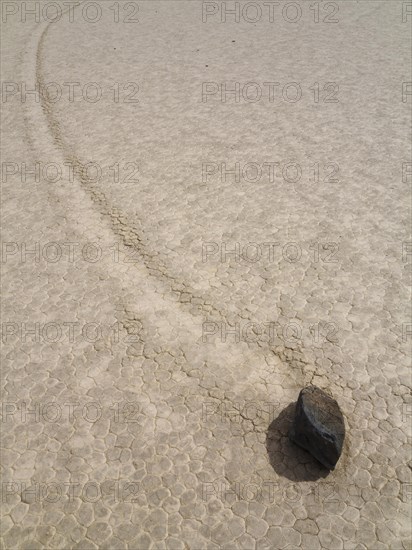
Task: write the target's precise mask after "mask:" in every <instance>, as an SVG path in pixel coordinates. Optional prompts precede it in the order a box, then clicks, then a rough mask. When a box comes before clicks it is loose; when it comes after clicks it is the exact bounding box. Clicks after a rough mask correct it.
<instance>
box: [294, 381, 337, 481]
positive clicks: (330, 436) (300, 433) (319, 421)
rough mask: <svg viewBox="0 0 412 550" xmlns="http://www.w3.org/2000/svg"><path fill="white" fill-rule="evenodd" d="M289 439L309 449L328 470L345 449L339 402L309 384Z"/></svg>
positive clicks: (302, 392) (302, 394)
mask: <svg viewBox="0 0 412 550" xmlns="http://www.w3.org/2000/svg"><path fill="white" fill-rule="evenodd" d="M289 439H290V440H291V441H293V442H294V443H296V444H297V445H299V446H300V447H302V448H303V449H305V450H306V451H308V452H309V453H310V454H311V455H312V456H313V457H315V458H316V460H318V461H319V462H320V463H321V464H323V465H324V466H325V467H326V468H328V470H333V469H334V468H335V466H336V463H337V461H338V460H339V457H340V455H341V453H342V447H343V442H344V439H345V423H344V420H343V414H342V412H341V410H340V408H339V405H338V404H337V402H336V401H335V399H333V398H332V397H330V396H329V395H328V394H327V393H325V392H324V391H323V390H321V389H320V388H317V387H316V386H308V387H306V388H303V390H301V392H300V394H299V398H298V401H297V404H296V409H295V416H294V419H293V424H292V427H291V429H290V431H289Z"/></svg>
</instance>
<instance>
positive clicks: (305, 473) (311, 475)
mask: <svg viewBox="0 0 412 550" xmlns="http://www.w3.org/2000/svg"><path fill="white" fill-rule="evenodd" d="M295 407H296V403H290V404H289V405H288V406H287V407H285V408H284V409H283V410H282V411H281V413H280V414H279V416H278V417H277V418H275V419H274V420H273V421H272V422H271V424H270V426H269V428H268V431H267V434H266V450H267V453H268V455H269V461H270V464H271V466H272V468H273V469H274V470H275V472H276V473H277V474H278V475H279V476H282V477H286V478H287V479H290V480H291V481H316V480H317V479H321V478H325V477H326V476H327V475H328V474H329V473H330V471H329V470H328V469H327V468H325V467H324V466H322V464H321V463H320V462H318V461H317V460H316V459H315V458H313V456H312V455H311V454H310V453H308V452H307V451H305V450H304V449H302V448H301V447H299V446H298V445H296V444H295V443H292V442H291V441H290V440H289V437H288V431H289V428H290V426H291V425H292V421H293V417H294V413H295Z"/></svg>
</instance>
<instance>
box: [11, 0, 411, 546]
mask: <svg viewBox="0 0 412 550" xmlns="http://www.w3.org/2000/svg"><path fill="white" fill-rule="evenodd" d="M101 4H102V5H103V2H101ZM401 4H402V3H401V2H394V3H393V4H384V3H378V2H363V3H359V4H354V3H353V4H351V5H349V6H348V5H346V6H345V7H343V6H342V8H341V10H340V14H341V15H340V17H341V23H340V24H339V25H336V26H333V25H332V26H327V25H323V26H320V27H319V26H316V25H314V24H313V22H312V23H310V21H309V20H308V19H307V18H306V19H305V20H302V21H301V22H300V23H299V24H297V25H295V26H291V25H290V24H289V23H287V22H285V21H284V20H283V21H282V20H280V21H278V22H277V25H276V32H274V28H273V26H269V25H266V26H265V25H263V27H259V25H258V24H256V25H250V24H248V23H245V22H241V23H239V24H235V23H233V22H230V20H229V21H228V22H227V23H226V24H225V25H219V24H213V22H212V21H210V22H208V23H207V24H205V23H202V19H201V9H200V6H201V4H200V3H196V2H177V1H171V2H150V3H149V2H142V3H141V5H140V10H139V18H140V19H141V21H140V23H139V25H138V28H137V29H136V26H135V25H119V24H115V23H113V20H111V21H110V20H109V19H108V18H107V17H106V19H102V21H100V22H99V23H98V24H96V25H90V24H88V23H87V22H85V21H83V20H81V18H80V19H79V18H76V19H75V21H74V22H73V23H70V24H69V23H67V22H66V23H65V22H64V21H61V22H57V23H54V24H48V23H47V22H44V21H41V22H39V23H38V24H36V23H35V22H34V21H32V20H31V19H29V20H28V21H26V23H24V24H22V23H21V22H20V21H19V20H16V21H14V20H12V19H11V20H10V21H9V22H8V23H7V24H4V23H3V24H2V30H3V31H4V37H5V38H4V39H3V40H4V44H3V55H2V61H3V63H2V65H3V67H2V80H3V81H11V82H23V81H24V82H26V83H27V88H28V89H33V88H34V83H35V82H39V83H40V84H41V85H43V86H44V85H46V84H47V83H50V82H61V83H62V82H80V83H87V82H98V83H100V84H101V86H102V87H104V88H105V89H106V90H107V89H110V86H112V85H113V83H115V82H119V83H127V82H138V83H139V103H138V104H137V105H136V104H125V103H124V102H119V103H116V102H114V101H109V100H107V98H103V99H102V100H101V101H100V102H96V103H90V102H87V101H77V102H68V101H67V100H66V101H64V100H63V99H62V100H61V101H58V102H52V101H50V100H48V99H47V97H46V98H45V97H42V98H41V100H40V101H38V102H36V101H34V100H33V99H32V98H28V99H27V101H26V102H24V103H23V102H21V101H18V99H16V97H13V98H12V99H11V100H10V101H8V102H6V103H3V105H2V113H3V160H4V161H9V162H14V163H17V164H18V165H19V166H21V163H26V165H27V166H29V167H32V166H33V165H34V163H35V162H36V161H42V162H43V163H47V162H56V163H59V165H60V166H64V163H69V164H70V165H72V166H73V167H74V168H73V169H74V176H73V178H69V177H66V178H63V179H62V180H61V181H59V182H57V183H51V182H50V181H45V180H44V179H43V178H42V179H41V181H40V182H38V183H36V182H34V181H33V178H30V177H28V178H27V181H26V182H24V181H22V179H21V178H20V177H14V178H8V179H7V181H4V179H3V184H2V194H3V216H2V219H3V223H2V227H3V231H2V234H3V236H2V239H3V241H4V242H6V243H17V244H18V250H17V251H16V252H15V253H10V254H9V255H7V257H6V260H7V261H5V262H4V263H3V266H2V271H3V280H2V291H3V295H4V296H5V298H6V300H4V301H3V305H2V323H3V325H2V327H3V329H5V330H6V331H9V330H10V333H9V332H6V337H5V338H3V361H2V364H3V381H4V389H3V398H2V401H3V422H2V464H3V470H2V483H3V485H2V501H3V502H2V508H3V521H2V544H3V547H4V548H7V549H8V548H19V549H23V548H27V549H37V548H39V549H40V548H50V549H52V548H53V549H54V548H61V549H67V548H73V549H74V548H79V549H82V550H85V549H89V548H90V549H94V548H96V549H97V548H99V549H104V548H107V549H111V550H112V549H117V548H119V549H120V548H125V549H131V550H137V549H139V550H140V549H142V550H143V549H150V548H153V549H154V548H156V549H157V548H159V549H167V550H169V549H182V550H184V549H191V550H200V549H203V548H204V549H216V550H217V549H220V548H222V549H225V550H226V549H232V548H233V549H235V548H243V549H245V550H249V549H255V548H256V549H266V548H267V549H269V548H270V549H272V548H287V549H292V548H304V549H310V550H312V549H313V550H315V549H316V548H327V549H340V548H344V549H351V548H353V549H373V550H375V549H376V550H379V549H385V548H391V549H392V548H393V549H396V548H399V549H407V548H411V546H410V544H411V542H410V538H411V533H410V521H409V520H410V505H411V500H412V494H411V481H412V480H411V468H410V464H411V463H410V460H411V457H410V443H411V431H410V422H411V416H412V412H411V407H412V400H411V396H410V382H411V379H410V376H411V374H410V373H411V371H410V362H409V353H410V341H411V336H410V322H411V319H410V307H409V302H408V299H409V285H410V265H411V256H410V253H409V254H406V260H405V257H404V256H405V254H404V251H405V248H404V247H403V244H404V243H408V242H410V235H409V233H408V231H409V225H408V223H407V221H408V216H409V215H410V209H409V202H408V196H409V195H408V193H409V192H410V181H409V183H408V181H407V178H406V181H403V179H402V165H403V163H405V162H406V160H407V159H408V158H409V157H410V148H409V146H408V136H409V134H410V128H409V125H408V118H407V117H408V112H409V110H410V103H411V98H410V97H408V98H407V99H408V101H406V102H402V101H401V91H402V88H401V86H402V82H403V81H409V80H410V72H408V71H410V69H409V66H410V32H409V34H408V30H407V28H406V25H405V24H403V23H402V18H401V15H400V14H401ZM394 6H397V7H394ZM305 13H306V16H307V12H305ZM252 44H253V46H252ZM114 48H116V49H114ZM285 52H287V54H286V53H285ZM205 65H207V68H206V67H205ZM206 81H212V82H223V81H227V82H232V83H233V82H236V81H239V82H254V81H255V82H262V83H263V82H267V81H279V82H282V83H285V82H292V81H293V82H299V83H300V84H301V87H302V89H303V91H304V95H303V97H302V100H301V101H299V102H296V103H288V102H283V103H281V102H278V103H275V104H273V105H272V104H270V103H268V102H264V101H259V102H256V103H246V104H245V103H244V104H236V103H233V102H232V103H230V101H229V100H228V101H227V102H226V103H222V102H221V101H217V100H216V98H209V100H208V101H207V102H202V96H201V91H202V82H206ZM332 81H333V82H339V85H340V88H339V90H340V91H339V94H340V96H339V97H340V102H339V103H337V104H333V103H332V104H324V103H314V102H313V101H311V100H310V99H309V98H313V94H312V92H311V91H309V88H310V87H311V86H313V84H314V82H321V83H323V82H332ZM112 93H113V92H112V91H111V92H110V94H112ZM408 102H409V103H408ZM291 160H295V161H296V162H299V163H300V164H301V165H302V166H304V167H305V170H306V171H308V170H309V168H310V170H312V167H313V165H314V164H315V163H317V162H319V163H321V164H324V163H327V162H335V163H338V164H339V169H340V170H339V173H340V181H339V183H329V182H324V181H320V182H317V183H316V182H314V181H313V179H311V178H309V177H305V178H303V179H302V180H301V181H300V182H299V183H290V182H288V181H284V180H275V182H274V183H273V182H272V183H271V182H269V181H268V180H267V179H264V178H262V180H261V181H259V182H257V183H251V182H250V181H244V180H242V181H241V182H239V183H236V182H235V181H234V179H233V177H232V176H228V177H227V180H226V181H221V179H220V177H216V176H215V177H214V178H213V177H212V178H209V179H208V180H207V181H206V182H204V181H203V180H202V164H203V163H205V162H212V163H222V162H225V163H226V165H227V167H233V166H234V164H235V163H236V162H240V163H241V164H242V165H243V164H245V163H248V162H257V163H260V164H263V163H265V162H278V161H279V162H283V161H285V162H286V161H291ZM90 161H94V162H96V163H99V164H100V165H101V166H105V167H108V166H112V165H114V163H119V164H120V165H121V166H123V165H124V164H125V163H127V162H136V163H137V164H138V165H139V176H138V179H139V181H138V182H137V183H135V182H133V183H127V182H124V183H115V182H114V181H113V178H109V177H107V173H106V176H105V177H103V178H102V179H101V180H100V181H99V182H96V183H93V182H91V181H89V179H88V178H87V177H85V176H84V172H83V171H82V169H81V167H82V166H83V165H84V164H85V163H87V162H90ZM409 178H410V176H409ZM23 243H26V245H27V249H28V250H29V249H33V248H34V246H35V243H40V246H41V247H42V248H41V250H42V251H44V245H46V244H47V243H79V244H78V245H77V247H76V250H75V253H74V259H73V261H69V259H68V255H67V254H65V255H64V256H63V257H62V258H61V259H59V261H46V260H45V259H44V256H43V254H40V257H39V261H35V260H36V257H35V256H33V255H30V254H27V258H26V260H25V261H24V262H23V261H22V257H21V250H22V248H23ZM88 243H97V245H98V246H99V248H100V250H101V251H102V255H101V258H99V259H98V261H86V260H85V259H84V257H83V256H82V255H81V254H79V250H80V249H82V247H83V246H87V245H88ZM205 243H215V244H217V245H218V247H219V252H218V253H213V254H211V255H210V257H208V258H207V261H204V259H205V258H204V257H203V255H202V250H203V247H204V245H205ZM222 243H226V244H227V250H228V251H229V250H233V249H234V248H235V244H236V243H241V246H242V248H243V246H244V245H245V244H246V245H247V244H248V243H279V245H278V246H277V248H275V253H274V256H273V258H271V259H270V260H269V259H268V257H267V256H262V258H261V259H260V260H259V261H256V262H251V261H247V260H246V261H245V259H244V258H240V260H239V261H236V258H234V256H233V255H228V258H227V261H226V262H222V261H221V256H220V251H221V248H222ZM288 243H297V245H298V246H299V248H300V249H301V250H302V255H301V257H300V258H299V259H298V260H297V261H288V260H287V259H285V257H284V255H282V254H281V253H280V252H279V251H280V250H281V249H282V247H284V246H285V245H287V244H288ZM313 243H318V244H319V248H318V251H320V252H319V256H320V258H318V259H317V261H315V258H316V256H315V255H314V252H313V248H311V246H312V245H313ZM328 243H335V245H338V252H337V254H336V260H337V261H336V262H335V261H334V262H328V261H324V258H325V255H324V253H325V251H327V248H324V246H326V247H327V245H328ZM7 250H9V251H10V250H12V249H11V248H10V249H7ZM407 250H410V249H407ZM119 251H120V252H119ZM118 252H119V253H118ZM52 254H53V250H51V251H50V256H48V257H49V258H50V257H52ZM131 255H132V259H133V261H126V259H127V258H130V257H131ZM238 259H239V258H238ZM205 322H208V323H210V324H209V325H207V326H208V327H212V328H213V330H212V331H211V332H213V334H208V336H207V338H206V337H205V331H204V327H205V325H203V323H205ZM7 323H8V324H7ZM36 323H37V324H38V326H39V327H40V329H39V330H40V333H39V334H35V335H34V336H33V335H30V334H27V335H26V336H24V334H25V332H26V331H27V330H28V329H30V328H33V327H35V326H36ZM48 323H52V324H53V323H54V324H55V325H56V324H57V325H58V328H57V330H62V336H61V337H60V338H55V340H56V341H54V342H53V332H52V331H53V327H52V328H51V332H50V333H48V332H46V333H45V332H44V330H43V328H44V327H45V326H46V325H47V324H48ZM247 323H253V325H254V326H255V328H256V327H258V328H259V329H260V328H261V327H263V326H267V324H268V323H269V324H270V323H274V324H275V328H274V332H273V333H269V334H270V337H268V335H267V334H261V335H259V337H257V338H252V337H248V338H245V337H244V335H245V333H244V332H243V331H241V335H242V337H241V338H240V341H236V338H235V337H234V336H233V334H230V333H229V332H227V337H226V341H223V340H224V339H223V338H221V337H220V336H219V332H216V333H215V330H214V329H215V328H217V327H218V328H219V330H220V328H221V327H223V331H225V330H226V331H229V330H233V327H236V325H240V326H241V327H245V326H249V325H247ZM325 323H326V324H327V323H329V327H332V328H333V330H325ZM6 324H7V326H6ZM70 324H72V325H71V326H72V327H73V333H71V332H69V327H70ZM85 325H88V326H89V328H90V327H94V328H95V329H96V327H98V329H99V330H100V329H101V337H100V338H96V339H95V341H93V338H92V337H91V336H89V337H87V338H86V337H85V333H84V331H82V330H81V329H82V327H84V326H85ZM285 326H287V327H289V328H290V327H292V329H293V327H294V329H295V330H296V327H297V331H298V334H297V337H296V338H291V337H288V336H287V335H285V331H284V327H285ZM408 326H409V329H408V328H407V327H408ZM79 327H80V328H79ZM317 327H321V329H318V328H317ZM322 327H323V328H322ZM35 330H36V329H35ZM247 334H248V336H251V333H250V332H248V333H247ZM314 334H315V335H314ZM3 336H4V334H3ZM309 383H313V384H316V385H317V386H319V387H321V388H323V389H325V390H327V391H329V392H330V393H331V394H332V395H333V396H334V398H335V399H337V401H338V403H339V405H340V407H341V409H342V411H343V414H344V417H345V422H346V434H347V435H346V442H345V447H344V452H343V455H342V457H341V459H340V461H339V462H338V465H337V468H336V470H335V471H334V472H332V473H329V474H328V472H327V471H326V470H324V469H323V468H321V467H320V466H319V465H318V464H317V463H316V462H315V461H314V460H313V459H312V458H311V457H310V456H309V455H308V454H307V453H305V452H304V451H302V450H300V449H298V448H295V447H293V446H292V445H291V444H290V443H289V441H288V438H287V429H288V427H289V424H290V418H291V415H292V414H293V405H291V403H293V402H295V401H296V399H297V396H298V393H299V390H300V389H301V388H302V387H303V386H305V385H307V384H309Z"/></svg>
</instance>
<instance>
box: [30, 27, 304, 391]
mask: <svg viewBox="0 0 412 550" xmlns="http://www.w3.org/2000/svg"><path fill="white" fill-rule="evenodd" d="M51 25H52V23H48V24H47V25H45V26H42V25H40V26H39V27H38V32H37V33H36V34H37V35H36V37H33V38H32V44H31V45H30V46H29V47H28V48H27V49H28V51H29V52H36V54H35V62H34V60H33V57H32V55H30V56H29V57H28V58H27V60H26V63H25V66H26V67H27V68H28V67H33V66H35V74H34V75H33V77H34V80H33V82H38V83H39V84H40V87H41V88H44V84H45V82H44V78H43V74H42V64H43V59H42V58H43V51H44V49H45V48H46V46H45V41H46V37H47V32H48V30H49V28H50V26H51ZM33 41H34V43H35V45H33ZM26 74H27V73H26ZM40 98H41V101H40V104H39V107H40V109H41V111H42V114H43V115H44V119H45V121H46V124H44V123H43V124H42V123H40V127H43V128H42V131H43V132H48V134H49V135H50V138H51V140H52V142H53V143H54V145H55V150H56V153H57V154H58V155H59V156H60V158H61V159H62V162H63V163H64V162H70V163H71V164H72V165H73V166H74V167H75V168H74V170H75V172H74V173H75V181H77V182H78V184H79V185H80V186H81V187H82V188H83V189H84V190H85V191H86V193H87V195H88V197H89V198H90V201H91V205H93V206H94V208H96V209H97V211H98V213H99V214H101V215H102V216H103V218H104V220H105V221H106V223H107V224H108V226H109V227H110V229H111V231H112V234H113V235H115V236H116V237H117V238H119V239H120V241H121V243H122V244H123V245H124V246H125V247H132V248H133V250H134V251H137V252H138V255H139V256H138V257H139V261H140V262H141V264H142V265H143V266H144V269H142V268H141V266H136V264H132V266H133V267H132V271H133V273H131V274H130V275H129V277H131V278H132V279H133V283H132V285H131V287H132V289H131V290H132V291H133V288H134V287H135V285H137V286H138V284H139V281H143V279H144V280H146V279H147V278H148V277H149V278H151V277H155V278H156V279H158V280H159V281H160V282H161V284H162V285H165V286H166V288H167V289H168V292H167V293H165V294H164V295H162V296H161V297H160V296H159V293H158V291H157V290H156V285H152V286H149V289H148V290H146V294H145V301H147V302H148V303H150V304H151V307H152V311H151V315H154V316H153V318H155V313H154V312H155V311H156V309H159V308H161V309H162V311H163V312H165V311H167V316H168V318H169V322H170V326H173V324H174V322H175V319H176V316H177V317H178V324H179V326H181V327H182V328H183V327H184V330H185V331H186V334H185V336H184V338H183V340H184V341H189V342H193V344H194V343H195V342H196V341H199V340H200V337H201V335H200V334H199V329H200V325H201V322H202V321H206V320H208V321H214V322H217V323H222V322H223V323H226V314H225V312H223V311H221V310H220V309H219V307H218V305H217V304H214V303H213V300H212V298H211V297H210V296H206V297H205V296H202V295H199V294H198V293H196V292H195V291H193V290H192V289H190V288H189V287H188V286H187V285H186V284H185V281H183V280H177V279H175V278H174V277H173V275H172V274H171V273H170V270H169V268H168V266H167V262H166V261H165V258H162V257H159V255H158V253H156V252H155V253H153V252H152V251H151V250H150V249H148V247H147V244H146V242H147V239H145V237H144V234H143V227H142V223H141V222H140V221H139V220H136V219H134V220H130V219H129V218H128V217H127V215H126V214H125V213H124V212H122V211H121V209H119V208H118V207H116V206H114V205H111V204H110V202H109V200H108V199H107V197H106V195H105V193H104V192H103V191H102V190H101V189H99V186H98V184H93V183H91V182H90V181H89V180H88V179H86V178H85V177H83V172H82V169H81V168H82V163H81V161H80V160H79V159H78V158H77V157H76V155H75V153H74V152H73V151H71V150H70V148H69V147H68V145H67V144H66V142H65V139H64V136H63V135H62V132H61V128H60V125H59V121H58V120H57V118H56V116H55V115H54V113H53V103H51V102H47V98H46V97H44V96H43V95H42V94H41V95H40ZM36 105H37V104H36ZM39 114H40V113H38V115H39ZM38 115H37V116H36V115H35V117H34V118H35V123H32V124H28V127H31V128H32V132H31V137H30V142H31V144H34V139H33V136H34V132H33V129H34V128H35V131H36V132H38V131H39V122H40V121H39V118H40V117H39V116H38ZM29 118H30V114H29V115H28V116H27V120H29ZM123 276H124V275H123ZM128 286H130V281H129V285H128ZM193 301H194V303H195V304H196V306H195V307H193V306H192V304H191V302H193ZM122 307H123V320H122V323H124V325H125V326H130V325H131V324H132V323H133V322H134V321H135V316H129V315H128V311H127V304H126V303H124V304H123V306H122ZM189 309H190V310H191V311H190V312H189V311H188V310H189ZM193 309H195V310H196V313H195V317H193V315H194V314H193ZM189 345H191V344H189ZM229 346H231V344H230V343H229V342H228V343H226V344H225V348H226V349H230V348H229ZM260 346H261V348H263V349H257V346H256V344H255V343H254V344H252V345H250V344H249V343H246V342H245V343H244V345H242V346H239V345H236V346H233V345H232V346H231V347H232V349H231V351H230V352H229V353H228V354H227V356H228V357H231V358H233V364H232V365H226V367H225V368H227V369H228V370H229V371H233V372H235V371H236V370H237V369H236V363H237V364H239V362H240V363H245V362H249V361H250V362H249V365H250V369H251V370H252V373H251V376H252V379H253V371H254V370H255V369H256V370H259V366H258V365H259V364H263V367H264V370H266V367H267V366H268V367H271V369H270V371H269V373H270V374H269V377H270V378H269V379H266V380H265V379H263V378H262V377H260V376H259V377H258V378H257V380H259V381H260V382H262V381H263V383H264V385H265V386H266V389H268V388H271V387H272V385H274V386H277V383H278V381H279V380H276V379H277V373H276V369H275V368H274V364H275V363H276V364H278V361H277V360H276V361H274V359H273V355H275V356H276V359H280V360H281V361H283V362H286V363H287V368H286V369H285V371H284V373H283V374H285V373H288V374H290V370H292V372H293V377H292V379H293V386H294V387H295V388H296V389H298V388H300V387H302V386H303V385H305V383H310V381H311V379H312V378H313V367H312V369H311V370H310V371H308V372H306V373H305V367H307V366H309V361H308V360H306V359H305V357H304V355H303V354H302V353H301V352H294V351H293V350H292V349H286V348H285V347H283V346H277V347H276V348H275V347H274V346H271V345H270V344H269V343H266V344H265V343H264V342H262V343H260ZM166 347H167V346H166ZM247 348H249V349H248V351H246V349H247ZM265 348H267V349H266V350H265ZM248 355H249V356H250V359H248V358H247V356H248ZM187 369H188V370H189V371H190V370H192V367H191V366H190V365H188V366H187ZM223 370H224V369H223ZM267 374H268V373H265V376H267ZM220 376H222V373H221V372H220ZM248 378H249V377H248ZM282 378H283V376H282V377H281V378H280V380H281V379H282ZM238 382H240V383H241V381H238ZM244 383H245V385H246V384H247V383H249V382H247V381H246V380H245V381H244Z"/></svg>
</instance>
